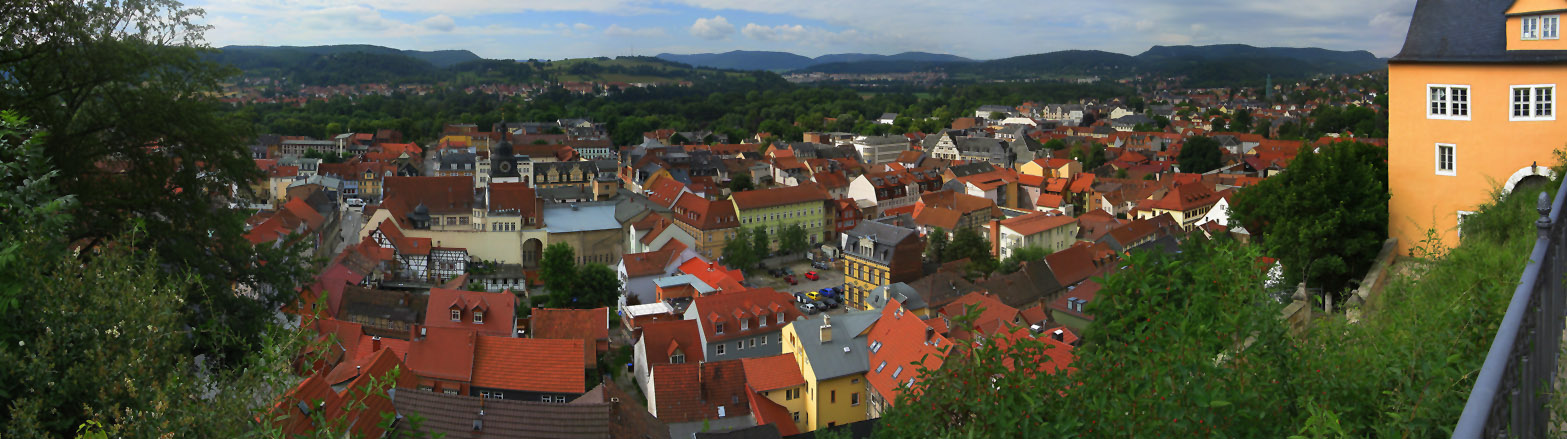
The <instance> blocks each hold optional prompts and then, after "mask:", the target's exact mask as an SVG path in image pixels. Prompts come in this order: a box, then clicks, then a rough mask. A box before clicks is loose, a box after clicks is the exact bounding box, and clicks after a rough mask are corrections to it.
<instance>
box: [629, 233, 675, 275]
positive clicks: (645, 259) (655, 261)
mask: <svg viewBox="0 0 1567 439" xmlns="http://www.w3.org/2000/svg"><path fill="white" fill-rule="evenodd" d="M648 234H649V235H652V234H653V232H648ZM685 249H686V246H685V244H682V243H681V242H680V241H675V240H670V241H669V244H665V245H664V248H661V249H658V250H653V251H650V252H645V253H631V254H628V255H625V256H622V257H621V259H620V261H621V262H622V263H624V264H625V265H626V276H627V277H642V276H654V275H660V276H661V275H664V274H666V272H665V271H664V270H665V269H667V268H669V265H670V264H672V263H674V262H675V257H676V256H679V255H680V253H681V252H683V251H685Z"/></svg>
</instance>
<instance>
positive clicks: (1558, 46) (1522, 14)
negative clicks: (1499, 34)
mask: <svg viewBox="0 0 1567 439" xmlns="http://www.w3.org/2000/svg"><path fill="white" fill-rule="evenodd" d="M1563 12H1567V5H1564V4H1562V2H1561V1H1560V0H1517V1H1516V2H1513V6H1512V7H1511V8H1508V9H1507V50H1567V40H1563V39H1562V38H1561V32H1560V28H1561V18H1562V16H1564V15H1567V14H1564V13H1563ZM1531 18H1533V19H1550V20H1554V21H1555V22H1556V33H1555V35H1550V34H1549V33H1546V34H1539V35H1536V36H1535V37H1534V38H1524V37H1523V31H1524V27H1525V26H1524V20H1526V19H1531ZM1532 24H1533V25H1534V26H1535V28H1536V29H1539V27H1538V26H1539V25H1541V24H1544V23H1541V22H1538V21H1536V22H1534V23H1532Z"/></svg>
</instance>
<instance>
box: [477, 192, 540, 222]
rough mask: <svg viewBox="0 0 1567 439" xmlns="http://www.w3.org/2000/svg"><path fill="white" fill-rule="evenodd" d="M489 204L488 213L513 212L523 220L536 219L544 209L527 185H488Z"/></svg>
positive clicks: (536, 194) (535, 193)
mask: <svg viewBox="0 0 1567 439" xmlns="http://www.w3.org/2000/svg"><path fill="white" fill-rule="evenodd" d="M489 204H490V206H489V210H490V212H500V211H510V210H515V211H517V214H518V215H520V216H522V217H523V218H530V217H532V218H537V217H538V214H539V211H540V210H542V209H543V207H544V201H543V200H541V199H539V195H538V193H537V192H535V191H534V190H533V188H531V187H528V184H527V183H490V200H489ZM535 222H537V220H536V219H535Z"/></svg>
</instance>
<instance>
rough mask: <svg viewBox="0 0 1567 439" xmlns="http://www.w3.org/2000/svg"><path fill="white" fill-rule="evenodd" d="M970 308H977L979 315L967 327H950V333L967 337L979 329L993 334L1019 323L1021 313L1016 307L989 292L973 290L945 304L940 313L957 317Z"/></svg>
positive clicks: (959, 336)
mask: <svg viewBox="0 0 1567 439" xmlns="http://www.w3.org/2000/svg"><path fill="white" fill-rule="evenodd" d="M971 309H978V310H979V311H980V312H979V317H978V318H975V319H974V321H973V322H972V323H971V325H972V326H971V327H969V328H950V329H949V331H950V334H951V335H952V336H954V337H957V338H968V336H969V335H970V334H968V333H970V332H973V331H976V330H977V331H979V332H981V333H985V334H994V333H996V332H997V331H999V330H1002V329H1005V328H1008V327H1012V326H1015V325H1018V324H1019V323H1021V321H1022V320H1021V319H1022V315H1021V314H1019V313H1018V310H1017V308H1013V307H1010V306H1007V305H1006V304H1004V303H1001V300H999V299H997V298H996V296H995V295H992V294H989V293H981V292H973V293H968V294H965V295H963V297H959V298H958V300H954V301H952V303H949V304H947V306H945V307H942V308H941V313H942V314H944V315H946V316H947V317H949V318H950V317H957V316H961V315H964V314H965V313H968V312H969V310H971Z"/></svg>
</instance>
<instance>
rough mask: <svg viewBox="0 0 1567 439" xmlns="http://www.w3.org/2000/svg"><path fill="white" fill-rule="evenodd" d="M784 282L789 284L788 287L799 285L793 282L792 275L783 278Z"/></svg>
mask: <svg viewBox="0 0 1567 439" xmlns="http://www.w3.org/2000/svg"><path fill="white" fill-rule="evenodd" d="M784 281H787V282H789V285H798V284H799V282H795V281H794V275H792V274H791V275H788V276H784Z"/></svg>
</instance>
